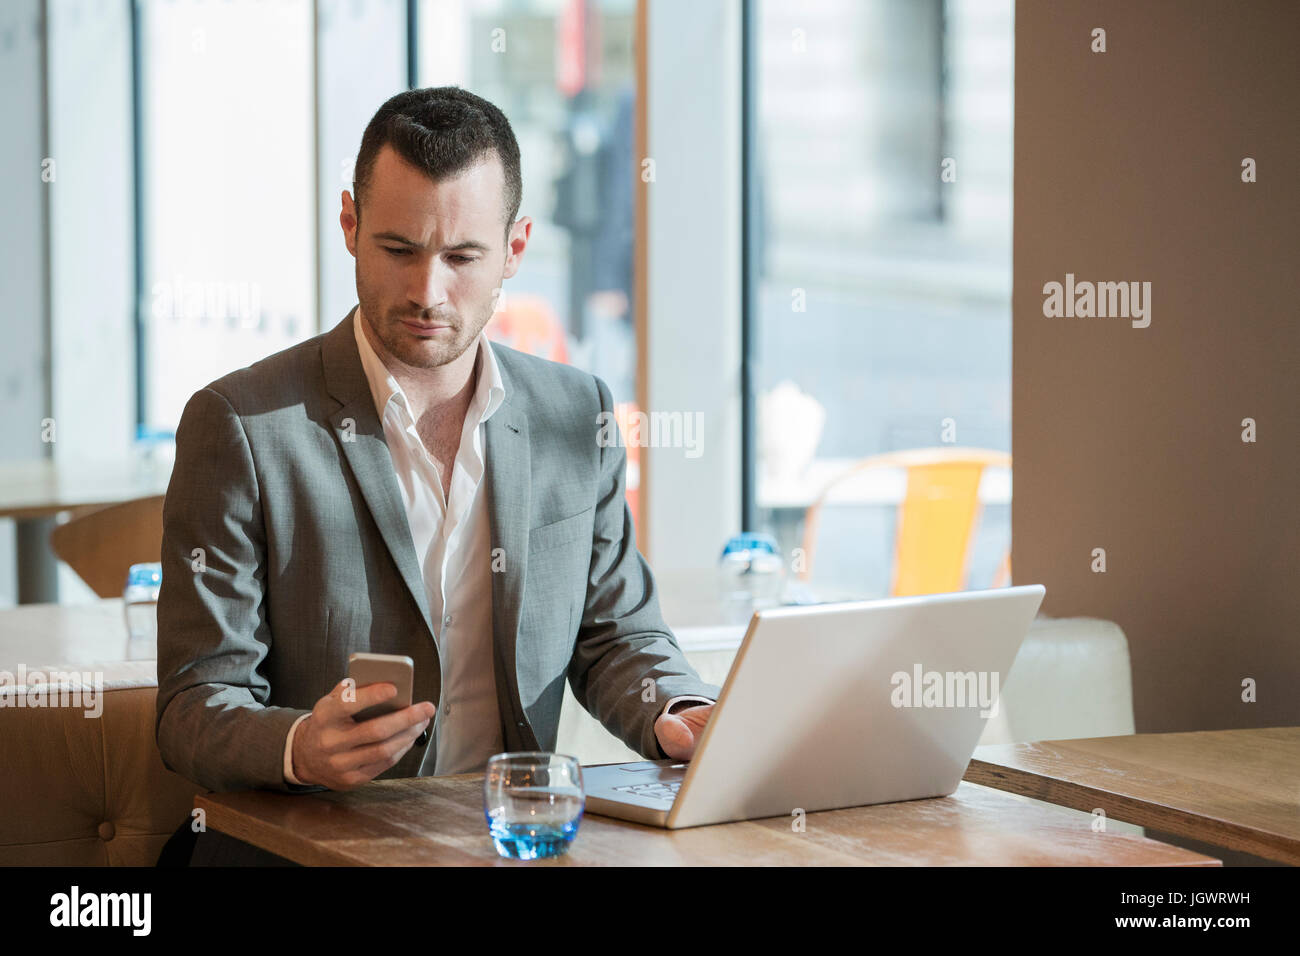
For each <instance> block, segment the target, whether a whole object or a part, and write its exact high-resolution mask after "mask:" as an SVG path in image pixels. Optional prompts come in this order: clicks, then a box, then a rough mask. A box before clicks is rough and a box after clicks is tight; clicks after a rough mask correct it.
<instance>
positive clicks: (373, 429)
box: [321, 307, 433, 639]
mask: <svg viewBox="0 0 1300 956" xmlns="http://www.w3.org/2000/svg"><path fill="white" fill-rule="evenodd" d="M355 316H356V308H355V307H354V308H353V309H352V311H351V312H349V313H348V316H347V318H345V319H344V320H343V321H342V322H340V323H339V324H338V325H337V326H335V327H334V329H333V330H332V331H331V332H329V333H328V334H327V335H326V336H325V340H324V342H323V344H322V347H321V358H322V361H323V363H324V367H325V385H326V387H327V388H328V389H329V392H330V394H331V395H332V396H333V397H334V398H335V399H336V400H337V401H338V402H339V403H340V407H339V409H338V410H337V411H336V412H334V413H333V414H332V415H330V424H331V425H333V426H334V437H335V438H336V439H337V440H338V442H339V447H340V448H342V449H343V455H344V457H345V458H346V459H347V462H348V465H349V467H351V469H352V474H353V476H354V477H355V478H356V480H357V485H358V487H359V488H360V489H361V496H362V497H363V498H364V499H365V502H366V506H367V507H368V508H369V509H370V514H371V516H372V517H373V518H374V519H375V525H376V526H377V527H378V528H379V534H380V536H381V537H383V539H384V544H385V545H386V546H387V547H388V551H389V553H390V554H391V555H392V556H393V561H394V563H395V564H396V565H397V570H398V572H399V573H400V574H401V575H402V580H403V581H404V582H406V587H407V590H408V591H410V592H411V597H412V598H414V599H415V603H416V605H417V606H418V607H419V609H420V615H421V617H422V618H423V619H424V626H425V628H426V629H427V630H428V632H429V637H430V638H431V639H432V637H433V627H432V623H431V618H430V614H429V597H428V594H426V592H425V590H424V581H423V579H422V578H421V577H420V562H419V559H418V558H417V557H416V554H415V543H414V542H413V541H412V539H411V526H410V523H409V522H408V521H407V520H406V509H405V508H404V507H403V505H402V495H401V490H400V489H399V488H398V487H397V476H396V474H395V473H394V472H393V459H392V456H391V454H390V453H389V451H388V443H387V442H386V441H385V440H384V428H383V425H382V424H381V423H380V421H379V415H378V414H377V413H376V411H375V400H374V397H373V396H372V395H371V394H370V386H369V384H368V383H367V381H366V375H365V372H364V371H363V370H362V368H361V356H360V355H359V354H357V343H356V339H355V338H354V337H353V336H354V333H353V331H352V323H353V322H354V321H355Z"/></svg>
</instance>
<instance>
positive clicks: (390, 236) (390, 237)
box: [375, 232, 492, 252]
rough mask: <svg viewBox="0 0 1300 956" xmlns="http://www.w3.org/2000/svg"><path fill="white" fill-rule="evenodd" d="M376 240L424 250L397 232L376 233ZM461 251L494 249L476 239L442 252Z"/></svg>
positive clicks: (444, 248) (457, 244) (449, 247)
mask: <svg viewBox="0 0 1300 956" xmlns="http://www.w3.org/2000/svg"><path fill="white" fill-rule="evenodd" d="M375 238H376V239H384V240H386V241H388V242H400V243H401V244H402V245H404V246H413V247H415V248H416V249H420V248H423V247H422V246H421V245H420V243H418V242H416V241H415V240H414V239H408V238H406V237H405V236H403V235H400V234H398V233H396V232H377V233H375ZM461 249H474V250H477V251H479V252H491V251H492V249H491V248H490V247H489V246H488V245H486V244H485V243H482V242H479V241H478V240H476V239H465V240H463V241H462V242H457V243H455V244H454V245H450V246H444V247H443V249H442V251H443V252H453V251H457V250H461Z"/></svg>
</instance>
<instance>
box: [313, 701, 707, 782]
mask: <svg viewBox="0 0 1300 956" xmlns="http://www.w3.org/2000/svg"><path fill="white" fill-rule="evenodd" d="M713 707H714V705H713V704H695V705H694V706H691V707H683V708H682V709H681V710H679V711H677V713H675V714H660V715H659V718H658V719H657V720H656V721H655V737H656V738H658V740H659V746H660V747H662V748H663V749H664V753H666V754H667V755H668V756H669V757H672V758H673V759H674V760H690V759H691V757H693V756H695V742H696V741H697V740H699V739H700V735H701V734H702V733H704V725H705V724H707V723H708V722H709V716H710V715H711V714H712V713H713ZM308 723H310V721H308ZM296 772H297V771H295V773H296Z"/></svg>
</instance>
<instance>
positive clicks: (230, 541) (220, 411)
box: [156, 388, 324, 792]
mask: <svg viewBox="0 0 1300 956" xmlns="http://www.w3.org/2000/svg"><path fill="white" fill-rule="evenodd" d="M262 505H263V501H262V493H261V489H260V488H259V484H258V480H257V472H256V467H255V465H254V461H253V455H252V450H251V448H250V447H249V443H248V438H247V435H246V434H245V432H244V427H243V424H242V422H241V421H240V418H239V416H238V415H237V414H236V413H235V410H234V409H233V408H232V407H231V404H230V402H229V401H228V400H227V399H226V397H225V396H223V395H221V394H220V393H218V392H216V391H214V390H213V389H212V388H205V389H203V390H201V391H199V392H197V393H195V394H194V396H192V397H191V398H190V400H189V402H188V403H187V404H186V406H185V410H184V412H183V413H182V415H181V421H180V424H179V426H178V427H177V431H176V463H175V466H174V467H173V470H172V476H171V482H170V484H169V485H168V487H167V496H166V499H165V501H164V504H163V542H162V586H161V589H160V591H159V594H158V702H157V714H156V718H157V725H156V733H157V739H158V749H159V751H160V752H161V754H162V760H163V763H164V765H166V766H167V768H168V769H170V770H173V771H175V772H176V773H179V774H181V775H182V776H184V777H187V778H188V779H190V780H192V781H194V782H195V783H197V784H199V785H200V786H204V787H208V788H209V789H212V790H243V789H251V788H270V789H275V790H286V791H292V792H312V791H318V790H322V789H324V788H323V787H314V786H313V787H308V786H302V785H293V784H290V783H288V782H287V781H286V780H285V778H284V762H283V758H284V746H285V739H286V737H287V735H288V732H289V728H290V727H291V726H292V725H293V723H294V721H295V720H297V718H298V717H300V716H302V715H303V714H307V713H310V711H307V710H302V709H295V708H290V707H272V706H268V705H267V701H268V700H269V699H270V696H271V686H270V683H269V682H268V680H267V678H266V676H265V674H264V673H263V663H264V662H265V660H266V657H267V655H268V654H269V653H270V650H271V642H272V634H271V628H270V625H269V623H268V620H267V611H268V608H267V599H266V535H265V525H264V522H263V518H262Z"/></svg>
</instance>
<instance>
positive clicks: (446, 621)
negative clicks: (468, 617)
mask: <svg viewBox="0 0 1300 956" xmlns="http://www.w3.org/2000/svg"><path fill="white" fill-rule="evenodd" d="M442 623H443V624H450V623H451V615H450V614H448V615H447V616H446V617H444V618H443V619H442Z"/></svg>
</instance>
